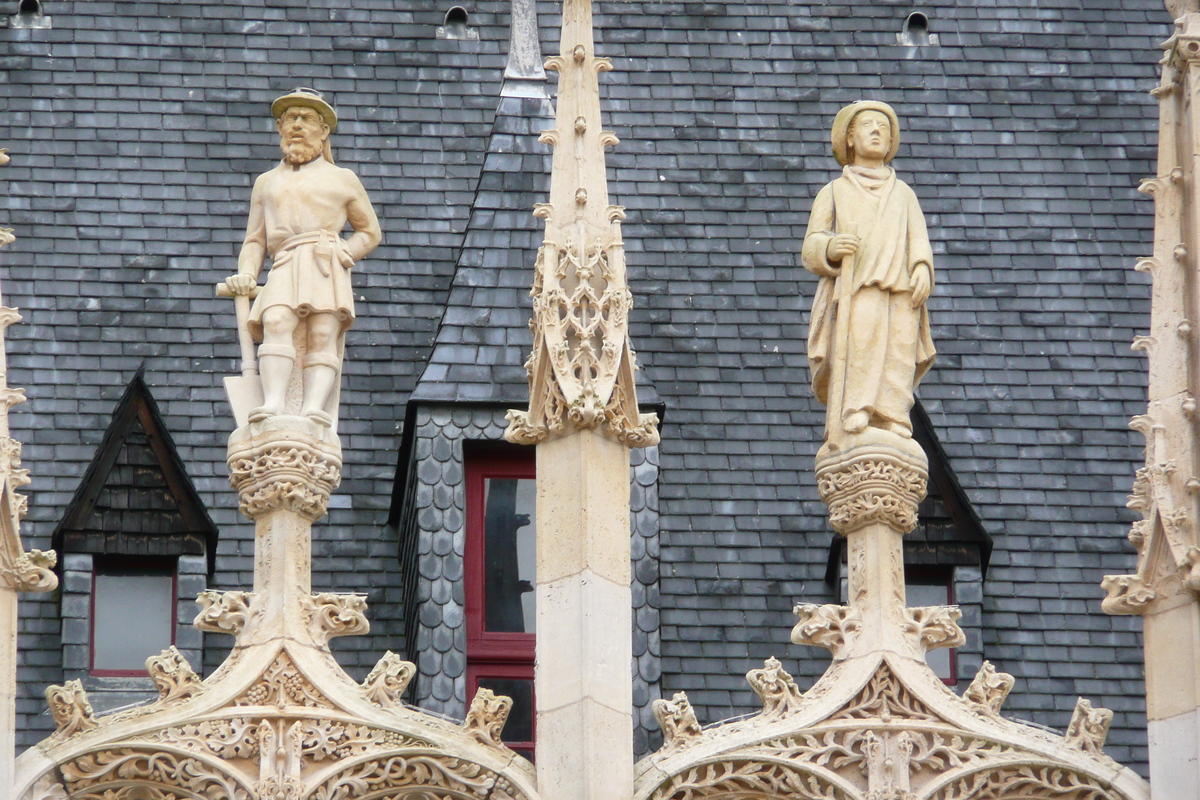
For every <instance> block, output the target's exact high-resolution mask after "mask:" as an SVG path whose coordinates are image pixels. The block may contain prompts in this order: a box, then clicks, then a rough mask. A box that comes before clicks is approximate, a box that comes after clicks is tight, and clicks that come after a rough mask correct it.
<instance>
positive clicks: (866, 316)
mask: <svg viewBox="0 0 1200 800" xmlns="http://www.w3.org/2000/svg"><path fill="white" fill-rule="evenodd" d="M888 299H889V293H888V292H885V291H882V290H880V289H877V288H875V287H863V288H861V289H859V290H858V291H857V292H855V293H854V296H853V297H852V298H850V325H849V338H848V342H847V344H848V347H847V348H846V390H845V392H844V393H843V395H842V397H843V399H842V425H843V428H844V429H845V431H846V432H847V433H861V432H862V431H863V430H864V429H866V427H867V425H868V424H869V423H870V421H871V419H872V417H873V416H874V413H875V405H876V402H877V398H878V396H879V391H880V384H881V382H882V380H883V371H884V361H885V360H886V358H887V345H888Z"/></svg>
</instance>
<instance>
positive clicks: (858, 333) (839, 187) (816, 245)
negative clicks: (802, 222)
mask: <svg viewBox="0 0 1200 800" xmlns="http://www.w3.org/2000/svg"><path fill="white" fill-rule="evenodd" d="M838 233H853V234H855V235H857V236H858V237H859V238H860V240H861V241H860V244H859V248H858V252H857V253H856V255H855V256H854V266H853V274H852V275H851V276H850V281H851V283H850V287H849V288H850V298H851V299H850V315H849V316H850V321H849V325H848V328H849V336H848V342H847V345H848V346H847V348H846V354H847V361H846V370H845V375H846V379H845V391H844V392H843V401H842V408H841V409H840V410H835V409H830V412H829V413H831V414H832V413H840V414H841V415H842V417H843V419H844V417H845V415H847V414H850V413H852V412H854V411H860V410H861V411H867V412H868V413H869V415H870V420H871V421H870V424H871V425H872V426H876V427H888V426H889V425H891V426H900V427H903V428H905V429H907V430H911V429H912V424H911V422H910V421H909V417H908V413H909V411H910V410H911V409H912V404H913V390H914V389H915V388H916V386H917V384H918V383H919V382H920V380H921V378H922V377H924V375H925V373H926V372H928V371H929V367H930V366H931V365H932V364H933V359H934V355H935V352H934V348H933V339H932V337H931V336H930V335H929V314H928V312H927V311H926V310H925V304H924V303H922V304H920V306H919V307H918V308H913V306H912V274H913V271H914V270H915V269H917V267H918V265H921V264H924V265H926V267H927V268H928V269H929V277H930V286H931V288H932V282H933V250H932V248H931V247H930V245H929V234H928V233H927V232H926V230H925V217H924V215H923V214H922V213H921V207H920V205H919V204H918V202H917V196H916V195H915V194H914V193H913V190H912V189H911V188H909V186H908V184H906V183H904V182H903V181H900V180H897V178H896V173H895V171H894V170H893V169H892V168H891V167H884V168H883V169H866V168H861V167H858V168H856V167H850V166H848V167H846V168H845V169H844V170H843V172H842V177H840V178H838V179H837V180H835V181H833V182H832V183H830V184H828V185H826V186H825V188H823V189H822V190H821V191H820V193H818V194H817V199H816V201H815V202H814V203H813V209H812V214H811V215H810V216H809V220H808V231H807V233H806V234H805V236H804V247H803V250H802V252H801V261H802V263H803V264H804V267H805V268H806V269H808V270H809V271H810V272H813V273H815V274H816V275H819V276H820V278H821V281H820V284H819V285H818V286H817V295H816V299H815V300H814V301H813V310H812V320H811V323H810V327H809V335H808V360H809V366H810V368H811V369H812V385H813V391H814V393H815V394H816V396H817V398H818V399H819V400H820V401H821V402H822V403H825V404H826V405H828V404H829V386H830V381H831V379H832V375H833V369H832V367H833V364H832V360H833V358H834V355H835V353H836V351H837V348H836V345H835V343H836V341H837V338H836V337H837V336H839V335H840V334H839V333H838V331H837V309H838V297H839V296H840V295H841V294H842V290H841V287H840V286H839V285H838V282H839V281H840V280H842V276H841V275H840V266H841V265H840V264H838V263H830V262H829V260H828V259H827V258H826V252H827V251H826V248H827V247H828V245H829V240H830V239H831V238H833V236H834V235H835V234H838Z"/></svg>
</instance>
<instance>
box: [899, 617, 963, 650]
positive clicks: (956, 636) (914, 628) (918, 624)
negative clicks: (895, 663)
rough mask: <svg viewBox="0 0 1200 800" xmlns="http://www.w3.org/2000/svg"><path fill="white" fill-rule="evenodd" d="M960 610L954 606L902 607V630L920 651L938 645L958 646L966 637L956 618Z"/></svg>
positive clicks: (935, 647) (937, 646)
mask: <svg viewBox="0 0 1200 800" xmlns="http://www.w3.org/2000/svg"><path fill="white" fill-rule="evenodd" d="M961 617H962V611H960V610H959V609H958V608H957V607H956V606H916V607H910V608H906V609H904V622H903V623H902V625H903V628H904V632H905V633H907V634H908V635H909V636H910V637H911V638H912V641H913V643H914V644H916V646H917V648H918V649H919V650H920V651H921V652H922V653H927V652H929V651H930V650H937V649H938V648H940V647H959V646H961V645H964V644H966V642H967V637H966V635H965V634H964V633H963V631H962V628H960V627H958V620H959V618H961Z"/></svg>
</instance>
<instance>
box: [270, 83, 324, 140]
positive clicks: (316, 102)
mask: <svg viewBox="0 0 1200 800" xmlns="http://www.w3.org/2000/svg"><path fill="white" fill-rule="evenodd" d="M295 106H304V107H305V108H311V109H312V110H313V111H316V112H317V113H318V114H320V115H321V119H323V120H324V121H325V124H326V125H328V126H329V130H331V131H332V130H333V129H334V128H336V127H337V112H336V111H334V110H333V106H331V105H329V103H326V102H325V98H324V97H323V96H322V95H321V93H320V92H318V91H317V90H316V89H309V88H307V87H304V86H301V87H299V88H296V89H292V91H290V92H288V93H287V94H285V95H283V96H282V97H277V98H275V102H273V103H271V116H273V117H275V119H279V118H280V117H281V116H283V112H285V111H287V110H288V109H289V108H294V107H295Z"/></svg>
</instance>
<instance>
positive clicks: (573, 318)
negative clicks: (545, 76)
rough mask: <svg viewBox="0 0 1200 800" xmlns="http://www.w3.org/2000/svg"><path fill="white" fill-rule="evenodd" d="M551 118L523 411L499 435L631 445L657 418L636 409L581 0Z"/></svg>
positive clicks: (599, 66)
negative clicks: (603, 437) (605, 439)
mask: <svg viewBox="0 0 1200 800" xmlns="http://www.w3.org/2000/svg"><path fill="white" fill-rule="evenodd" d="M561 41H562V49H561V53H560V55H558V56H555V57H553V58H550V59H548V60H547V61H546V69H549V70H553V71H555V72H557V73H558V75H559V78H558V97H557V106H558V108H557V116H556V120H555V127H554V129H553V130H550V131H546V132H544V133H543V134H542V137H541V140H542V141H543V142H546V143H548V144H550V145H551V146H552V147H553V148H554V161H553V170H552V172H551V176H550V202H549V203H544V204H539V205H538V206H537V208H536V209H535V210H534V216H536V217H539V218H541V219H544V220H545V221H546V236H545V240H544V241H543V243H542V246H541V248H540V249H539V250H538V256H537V262H536V264H535V265H534V280H533V288H532V289H531V290H530V295H531V296H532V297H533V319H532V320H531V322H530V327H531V328H532V329H533V352H532V353H531V354H530V356H529V360H528V361H526V362H525V369H526V371H527V372H528V374H529V410H528V411H516V410H514V411H510V412H509V414H508V419H509V427H508V431H507V432H506V433H505V437H506V438H507V439H508V440H509V441H511V442H517V443H520V444H536V443H538V442H540V441H543V440H545V439H546V438H548V437H553V436H560V435H563V434H565V433H569V432H570V431H572V430H596V429H600V430H602V431H604V433H606V434H607V435H608V436H611V437H613V438H614V439H616V440H618V441H620V442H623V443H625V444H627V445H629V446H630V447H649V446H652V445H654V444H657V443H658V428H657V426H658V417H657V415H655V414H641V413H639V412H638V405H637V392H636V390H635V387H634V373H635V372H636V371H637V361H636V358H635V357H634V353H633V349H632V347H631V346H630V343H629V310H630V308H631V307H632V305H633V296H632V294H631V293H630V291H629V287H628V285H627V283H626V280H625V245H624V242H623V241H622V239H621V223H620V221H621V220H622V219H624V218H625V211H624V209H622V208H621V207H619V206H611V205H609V204H608V182H607V178H606V177H605V167H604V148H605V147H608V146H611V145H615V144H617V137H616V136H614V135H613V134H612V132H610V131H606V130H604V129H603V127H602V125H601V122H600V88H599V81H598V78H597V76H598V75H599V73H601V72H606V71H608V70H610V69H612V63H611V62H610V61H609V60H608V59H606V58H598V57H597V56H596V54H595V42H594V38H593V35H592V9H591V3H590V2H589V0H566V2H565V3H564V4H563V33H562V39H561Z"/></svg>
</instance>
